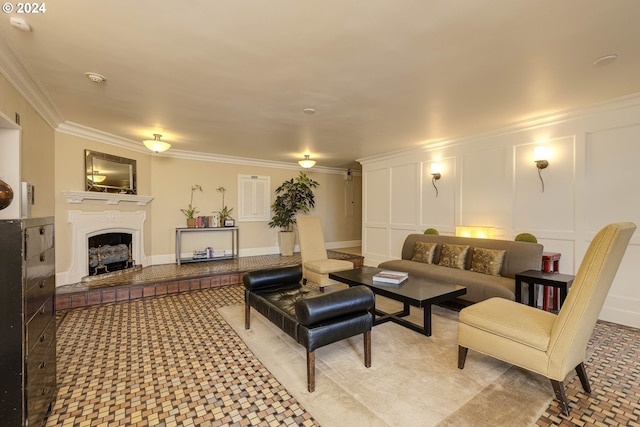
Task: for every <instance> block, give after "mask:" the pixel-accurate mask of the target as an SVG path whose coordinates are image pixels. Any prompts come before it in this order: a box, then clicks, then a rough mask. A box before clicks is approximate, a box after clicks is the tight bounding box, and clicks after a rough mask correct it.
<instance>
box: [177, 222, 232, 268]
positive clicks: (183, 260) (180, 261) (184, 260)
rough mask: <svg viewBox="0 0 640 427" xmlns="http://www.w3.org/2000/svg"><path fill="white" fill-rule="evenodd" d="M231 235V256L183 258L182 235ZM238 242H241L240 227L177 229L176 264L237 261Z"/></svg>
mask: <svg viewBox="0 0 640 427" xmlns="http://www.w3.org/2000/svg"><path fill="white" fill-rule="evenodd" d="M211 232H213V233H216V232H217V233H222V232H227V233H231V255H226V256H220V257H213V258H181V257H180V254H181V248H182V234H183V233H211ZM238 242H239V230H238V227H203V228H193V227H190V228H186V227H185V228H176V262H177V263H178V265H180V264H186V263H189V262H207V261H220V260H223V259H235V258H238V251H239V248H238Z"/></svg>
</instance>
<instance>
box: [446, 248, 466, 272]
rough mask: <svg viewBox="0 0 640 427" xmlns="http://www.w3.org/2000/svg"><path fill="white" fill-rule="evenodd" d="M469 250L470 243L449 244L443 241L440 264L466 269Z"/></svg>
mask: <svg viewBox="0 0 640 427" xmlns="http://www.w3.org/2000/svg"><path fill="white" fill-rule="evenodd" d="M468 251H469V245H448V244H446V243H443V244H442V250H441V252H440V262H438V265H442V266H444V267H453V268H459V269H460V270H464V266H465V264H466V261H467V252H468Z"/></svg>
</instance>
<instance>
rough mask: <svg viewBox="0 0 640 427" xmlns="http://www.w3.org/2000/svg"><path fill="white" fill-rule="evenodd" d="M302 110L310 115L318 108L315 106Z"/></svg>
mask: <svg viewBox="0 0 640 427" xmlns="http://www.w3.org/2000/svg"><path fill="white" fill-rule="evenodd" d="M302 112H303V113H305V114H308V115H312V114H315V113H316V110H315V109H314V108H305V109H304V110H302Z"/></svg>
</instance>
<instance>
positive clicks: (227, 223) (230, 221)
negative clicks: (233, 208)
mask: <svg viewBox="0 0 640 427" xmlns="http://www.w3.org/2000/svg"><path fill="white" fill-rule="evenodd" d="M234 225H236V222H235V221H234V220H233V219H230V218H227V219H225V220H224V226H225V227H233V226H234Z"/></svg>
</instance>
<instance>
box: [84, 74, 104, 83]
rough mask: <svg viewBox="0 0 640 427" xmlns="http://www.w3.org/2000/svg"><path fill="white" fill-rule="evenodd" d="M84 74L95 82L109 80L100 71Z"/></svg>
mask: <svg viewBox="0 0 640 427" xmlns="http://www.w3.org/2000/svg"><path fill="white" fill-rule="evenodd" d="M84 75H85V76H87V78H88V79H89V80H91V81H92V82H94V83H104V82H105V81H107V79H106V77H105V76H103V75H101V74H98V73H84Z"/></svg>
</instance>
